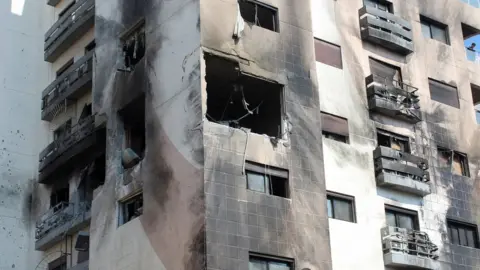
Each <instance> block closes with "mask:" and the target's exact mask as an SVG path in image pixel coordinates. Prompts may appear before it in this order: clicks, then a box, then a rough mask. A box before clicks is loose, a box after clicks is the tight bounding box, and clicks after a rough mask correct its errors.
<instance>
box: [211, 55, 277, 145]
mask: <svg viewBox="0 0 480 270" xmlns="http://www.w3.org/2000/svg"><path fill="white" fill-rule="evenodd" d="M205 59H206V74H207V75H206V81H207V118H208V120H210V121H213V122H216V123H219V124H223V125H227V126H230V127H233V128H246V129H249V130H250V131H251V132H253V133H257V134H266V135H268V136H270V137H277V138H282V137H283V135H284V134H283V132H282V113H283V91H282V89H283V86H282V85H280V84H276V83H272V82H269V81H265V80H262V79H258V78H255V77H252V76H248V75H245V74H243V73H241V71H239V67H238V64H236V63H234V62H230V61H227V60H224V59H222V58H219V57H215V56H210V55H207V56H206V57H205Z"/></svg>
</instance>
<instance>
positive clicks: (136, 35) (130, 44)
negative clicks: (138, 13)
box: [121, 19, 146, 71]
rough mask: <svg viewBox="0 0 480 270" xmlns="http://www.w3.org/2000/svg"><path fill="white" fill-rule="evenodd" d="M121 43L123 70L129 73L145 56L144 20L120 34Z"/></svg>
mask: <svg viewBox="0 0 480 270" xmlns="http://www.w3.org/2000/svg"><path fill="white" fill-rule="evenodd" d="M121 41H122V44H123V47H122V50H123V60H124V65H125V70H127V71H131V70H132V69H133V67H134V66H135V65H136V64H137V63H138V62H139V61H140V60H141V59H142V58H143V56H144V55H145V46H146V41H145V20H143V19H142V20H140V21H139V22H137V23H136V24H135V25H134V26H132V27H131V28H130V29H129V30H128V31H127V32H125V33H124V34H122V38H121Z"/></svg>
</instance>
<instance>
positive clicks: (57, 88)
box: [42, 52, 93, 121]
mask: <svg viewBox="0 0 480 270" xmlns="http://www.w3.org/2000/svg"><path fill="white" fill-rule="evenodd" d="M92 61H93V52H89V53H88V54H86V55H85V56H83V57H82V58H81V59H79V60H78V61H76V62H75V63H74V64H73V65H72V66H71V67H69V68H68V69H67V70H66V71H65V72H64V73H63V74H62V75H61V76H60V77H58V78H57V79H56V80H55V81H54V82H52V83H51V84H50V85H49V86H48V87H47V88H45V90H43V92H42V120H45V121H51V120H52V119H53V118H54V117H55V115H56V113H58V111H59V110H61V109H64V106H69V105H71V104H72V103H74V102H75V100H76V99H78V98H79V97H81V96H83V95H84V94H85V93H86V92H87V91H89V90H90V89H91V88H92V74H93V72H92Z"/></svg>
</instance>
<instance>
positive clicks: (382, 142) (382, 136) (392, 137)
mask: <svg viewBox="0 0 480 270" xmlns="http://www.w3.org/2000/svg"><path fill="white" fill-rule="evenodd" d="M377 143H378V145H379V146H385V147H388V148H392V149H395V150H398V151H401V152H406V153H410V146H409V143H408V138H407V137H405V136H400V135H397V134H394V133H390V132H388V131H384V130H381V129H378V130H377Z"/></svg>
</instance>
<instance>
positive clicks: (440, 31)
mask: <svg viewBox="0 0 480 270" xmlns="http://www.w3.org/2000/svg"><path fill="white" fill-rule="evenodd" d="M420 23H421V25H422V33H423V36H424V37H426V38H431V39H435V40H437V41H440V42H443V43H445V44H450V41H449V37H448V26H446V25H445V24H443V23H440V22H437V21H434V20H432V19H430V18H427V17H424V16H420Z"/></svg>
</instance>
